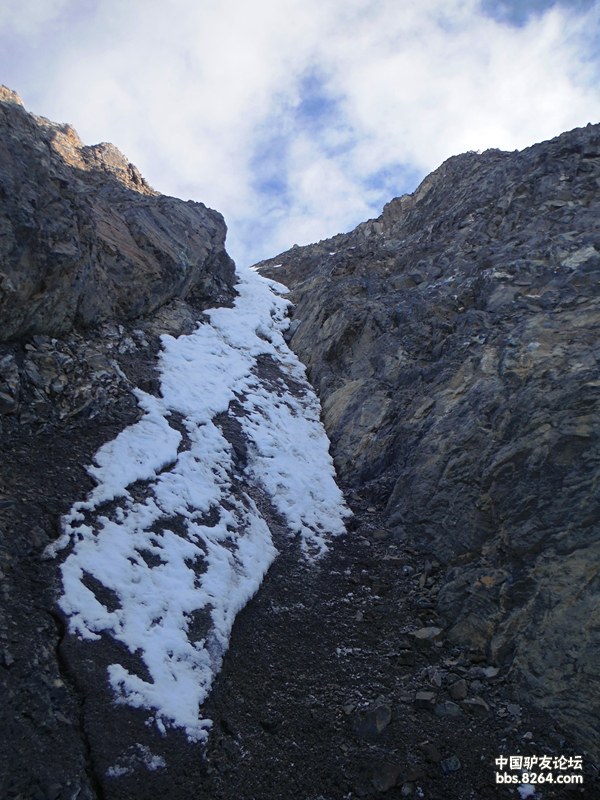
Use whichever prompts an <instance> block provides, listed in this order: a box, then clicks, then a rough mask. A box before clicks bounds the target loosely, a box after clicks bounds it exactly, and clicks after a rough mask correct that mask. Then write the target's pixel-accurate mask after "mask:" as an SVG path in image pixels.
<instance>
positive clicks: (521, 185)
mask: <svg viewBox="0 0 600 800" xmlns="http://www.w3.org/2000/svg"><path fill="white" fill-rule="evenodd" d="M599 218H600V125H595V126H591V125H588V126H587V127H586V128H583V129H577V130H574V131H571V132H569V133H565V134H563V135H562V136H559V137H558V138H556V139H554V140H552V141H549V142H545V143H542V144H539V145H535V146H534V147H530V148H528V149H527V150H524V151H522V152H514V153H506V152H501V151H497V150H489V151H486V152H485V153H482V154H476V153H467V154H464V155H461V156H458V157H455V158H451V159H449V160H448V161H446V162H445V163H444V164H443V165H442V166H441V167H440V168H439V169H438V170H436V171H435V172H434V173H432V174H431V175H430V176H429V177H428V178H426V179H425V181H423V183H422V184H421V185H420V186H419V188H418V189H417V190H416V191H415V192H414V194H412V195H404V196H403V197H399V198H396V199H395V200H392V202H390V203H389V204H388V205H387V206H386V207H385V209H384V211H383V213H382V215H381V216H380V217H379V218H378V219H376V220H370V221H368V222H366V223H363V224H361V225H359V226H358V227H357V228H356V229H355V230H354V231H352V232H351V233H348V234H343V235H338V236H335V237H333V238H332V239H329V240H326V241H322V242H319V243H318V244H314V245H310V246H307V247H301V248H298V247H294V248H292V249H291V250H289V251H287V252H285V253H283V254H281V255H279V256H277V257H276V258H274V259H271V260H269V261H266V262H263V263H262V264H261V265H259V266H260V271H261V272H262V273H263V274H265V275H267V276H269V277H272V278H274V279H276V280H278V281H281V282H282V283H284V284H286V285H288V286H289V287H290V288H291V295H290V297H291V299H292V300H293V302H294V303H295V311H294V315H293V321H292V327H291V329H290V333H291V337H290V343H291V346H292V347H293V349H295V351H296V352H297V353H298V354H299V355H300V357H301V358H302V360H303V361H304V362H305V364H306V365H307V367H308V374H309V378H310V380H311V381H312V383H313V385H314V386H315V387H316V388H317V390H318V392H319V393H320V397H321V402H322V404H323V411H324V422H325V426H326V428H327V430H328V433H329V435H330V438H331V440H332V443H333V453H334V456H335V460H336V464H337V467H338V470H339V472H340V475H341V477H342V479H343V480H344V481H346V482H347V483H348V484H350V486H352V487H354V488H355V489H356V490H358V491H363V493H364V494H365V495H366V496H367V497H368V499H369V501H370V502H371V503H372V504H373V505H374V507H377V508H381V509H384V511H385V518H386V522H387V525H388V527H389V528H390V529H391V530H392V531H393V533H394V535H395V537H396V539H397V540H399V541H405V542H407V543H410V545H411V546H412V547H415V548H417V549H419V550H421V551H422V552H424V553H429V554H432V555H433V556H434V557H435V558H437V559H439V560H440V561H442V562H443V563H444V564H445V565H446V574H445V578H444V581H443V585H442V587H441V589H440V592H439V594H438V599H437V606H438V611H440V612H441V613H442V614H443V616H444V617H445V619H446V620H447V624H448V628H449V630H448V634H449V635H450V637H451V638H454V639H455V640H456V641H458V642H461V643H463V644H464V643H467V644H470V645H471V646H472V647H473V648H476V649H478V650H481V651H484V652H486V654H487V656H488V657H489V658H491V659H492V661H493V662H494V663H496V664H499V665H502V666H503V667H510V670H511V675H512V679H513V681H514V682H515V684H516V686H518V687H519V688H520V691H521V693H522V696H523V697H524V698H526V699H528V700H530V701H533V702H534V703H535V704H537V705H538V706H540V707H542V708H544V709H546V710H547V711H549V712H550V713H551V714H552V715H553V716H554V717H555V718H556V719H558V720H559V722H560V724H561V725H563V727H564V728H565V729H567V730H568V731H569V732H570V733H571V734H572V735H573V736H574V737H575V739H576V741H578V742H580V743H581V745H582V746H585V747H587V748H588V749H591V750H592V751H594V752H596V754H597V755H598V754H599V751H598V747H597V744H598V741H600V728H599V727H598V726H599V723H598V720H599V715H598V691H597V686H598V679H599V677H600V674H599V665H600V634H599V631H600V612H599V608H600V582H599V565H600V541H599V537H598V533H599V531H600V491H599V481H600V443H599V439H600V373H599V368H598V364H599V360H600V347H599V341H600V337H599V334H600V291H599V286H600V227H599V226H598V219H599Z"/></svg>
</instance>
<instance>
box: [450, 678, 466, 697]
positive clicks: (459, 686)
mask: <svg viewBox="0 0 600 800" xmlns="http://www.w3.org/2000/svg"><path fill="white" fill-rule="evenodd" d="M468 691H469V690H468V686H467V682H466V680H465V679H464V678H460V679H459V680H457V681H455V682H454V683H453V684H451V685H450V686H449V687H448V694H449V695H450V697H451V698H452V699H453V700H464V699H465V697H466V696H467V694H468Z"/></svg>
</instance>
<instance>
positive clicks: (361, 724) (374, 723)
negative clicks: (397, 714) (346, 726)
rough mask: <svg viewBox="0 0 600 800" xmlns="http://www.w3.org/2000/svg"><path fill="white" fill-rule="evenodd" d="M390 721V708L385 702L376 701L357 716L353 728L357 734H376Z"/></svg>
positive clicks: (365, 735) (366, 735)
mask: <svg viewBox="0 0 600 800" xmlns="http://www.w3.org/2000/svg"><path fill="white" fill-rule="evenodd" d="M391 721H392V709H391V707H390V706H389V705H388V704H387V703H376V704H375V705H373V706H372V707H371V708H369V709H368V710H367V711H366V712H365V713H364V714H362V715H360V716H359V717H357V720H356V723H355V730H356V732H357V734H358V735H359V736H364V737H373V736H378V735H379V734H380V733H382V731H384V730H385V729H386V728H387V726H388V725H389V724H390V722H391Z"/></svg>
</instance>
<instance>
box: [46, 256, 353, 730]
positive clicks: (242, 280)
mask: <svg viewBox="0 0 600 800" xmlns="http://www.w3.org/2000/svg"><path fill="white" fill-rule="evenodd" d="M238 277H239V284H238V286H237V290H238V297H237V300H236V303H235V307H234V308H219V309H214V310H212V311H210V312H207V316H208V317H209V319H210V323H202V324H200V325H199V326H198V328H197V330H196V331H195V332H194V333H193V334H191V335H189V336H180V337H179V338H177V339H175V338H173V337H171V336H164V337H163V352H162V354H161V358H160V375H161V394H162V397H161V398H157V397H154V396H152V395H149V394H146V393H145V392H142V391H139V390H138V391H137V399H138V402H139V405H140V407H141V408H142V410H143V411H144V416H143V417H142V418H141V419H140V421H139V422H137V423H136V424H135V425H132V426H131V427H129V428H127V429H125V430H124V431H122V432H121V433H120V434H119V435H118V436H117V437H116V439H115V440H114V441H112V442H109V443H108V444H106V445H104V446H103V447H102V448H100V450H99V451H98V453H97V454H96V456H95V462H96V464H95V466H92V467H90V468H89V472H90V474H91V475H92V476H93V477H94V479H95V480H96V482H97V486H96V488H95V489H94V490H93V491H92V492H91V493H90V495H89V496H88V497H87V499H86V500H84V501H81V502H78V503H76V504H75V505H74V506H73V508H72V509H71V511H70V513H69V514H68V515H67V516H66V517H65V519H64V534H63V536H62V537H61V539H60V540H59V541H58V542H57V543H56V545H55V546H54V548H53V553H56V552H57V551H58V550H60V549H62V548H64V547H66V546H67V545H69V544H70V545H71V547H70V551H69V554H68V556H67V557H66V559H65V561H64V563H63V564H62V566H61V571H62V579H63V590H64V593H63V595H62V597H61V599H60V601H59V603H60V606H61V608H62V610H63V612H64V613H65V614H66V615H67V616H68V618H69V627H70V630H71V632H72V633H75V634H77V635H79V636H80V637H81V638H83V639H90V640H94V639H96V640H97V639H100V638H101V636H102V635H108V636H110V637H113V638H114V639H116V640H117V641H119V642H121V643H122V644H123V645H125V646H126V648H127V649H128V650H129V652H130V653H131V654H132V656H133V657H134V658H135V659H137V660H138V663H139V661H140V660H141V662H142V665H143V669H141V670H137V671H138V672H141V673H142V674H135V671H131V669H128V667H127V666H126V665H123V664H118V663H116V664H112V665H111V666H110V667H109V680H110V683H111V685H112V687H113V689H114V691H115V694H116V697H117V699H118V701H120V702H123V703H127V704H129V705H131V706H135V707H140V708H144V709H148V710H149V711H150V712H151V714H152V716H151V719H152V720H153V721H154V722H155V724H156V725H157V726H158V728H159V730H161V731H163V732H164V731H165V729H166V728H167V727H169V726H176V727H180V728H183V729H184V730H185V731H186V733H187V735H188V737H189V738H190V739H191V740H196V741H202V740H205V739H206V737H207V735H208V730H209V728H210V725H211V722H210V720H207V719H203V718H202V717H201V715H200V712H199V709H200V706H201V705H202V703H203V702H204V700H205V699H206V696H207V694H208V692H209V690H210V686H211V683H212V681H213V679H214V676H215V674H216V673H217V672H218V670H219V668H220V665H221V661H222V657H223V653H224V651H225V649H226V648H227V644H228V640H229V636H230V633H231V628H232V626H233V622H234V619H235V616H236V614H237V613H238V611H240V609H241V608H243V606H244V605H245V604H246V603H247V602H248V600H249V599H250V598H251V597H252V596H253V595H254V593H255V592H256V591H257V589H258V587H259V586H260V583H261V581H262V579H263V577H264V574H265V572H266V571H267V569H268V568H269V566H270V564H271V563H272V561H273V559H274V558H275V556H276V553H277V551H276V549H275V546H274V544H273V541H272V537H271V532H270V530H269V527H268V525H267V523H266V521H265V519H264V518H263V517H262V515H261V513H260V512H259V510H258V508H257V506H256V505H255V503H254V502H253V500H252V499H251V498H250V497H249V496H248V495H247V494H246V493H245V492H241V491H239V489H238V491H237V493H236V492H235V491H234V486H233V483H234V480H235V478H236V470H237V468H236V466H235V457H234V452H233V448H232V446H231V444H230V443H229V441H228V440H227V439H226V438H225V436H224V434H223V432H222V430H221V429H220V428H219V426H218V424H217V421H216V420H215V417H216V415H218V414H221V413H223V412H226V411H227V410H228V408H229V406H230V404H231V403H232V402H234V401H235V402H237V403H238V404H239V407H241V413H240V415H239V416H238V422H239V424H240V425H241V427H242V430H243V432H244V435H245V439H246V442H247V450H248V453H247V460H248V463H247V465H246V467H245V468H244V479H245V481H246V483H248V482H250V483H254V484H255V485H257V486H259V487H260V488H261V489H262V490H263V491H264V492H266V493H267V495H268V496H269V497H270V499H271V502H272V503H273V505H274V506H275V507H276V509H277V510H278V511H279V513H280V514H281V515H282V516H283V517H284V518H285V520H286V521H287V524H288V526H289V529H290V531H291V533H292V534H293V535H296V536H298V537H299V540H300V543H301V547H302V550H303V552H304V555H305V557H306V558H307V559H308V560H309V561H310V560H314V559H316V558H319V557H320V556H321V555H322V554H323V553H324V552H325V551H326V549H327V542H328V539H329V538H330V537H331V536H335V535H338V534H341V533H342V532H343V531H344V522H343V520H344V518H345V517H347V516H348V515H349V511H348V510H347V508H346V507H345V505H344V502H343V498H342V495H341V492H340V490H339V489H338V487H337V485H336V483H335V477H334V470H333V464H332V461H331V457H330V455H329V451H328V446H329V442H328V440H327V438H326V435H325V433H324V431H323V428H322V426H321V423H320V419H319V411H320V409H319V404H318V401H317V399H316V397H315V395H314V392H313V391H312V389H311V387H310V386H309V384H308V383H307V381H306V376H305V372H304V368H303V367H302V365H301V364H300V363H299V362H298V360H297V358H296V357H295V356H294V355H293V354H292V353H291V351H289V349H288V348H287V346H286V344H285V342H284V339H283V335H282V333H283V331H284V330H285V328H286V327H287V320H286V312H287V308H288V306H289V303H288V301H287V300H284V299H283V298H282V297H281V296H280V293H281V292H282V291H285V287H282V286H281V285H280V284H277V283H274V282H272V281H267V280H265V279H263V278H261V277H260V276H259V275H257V274H256V273H255V272H253V271H251V270H247V271H245V272H244V273H243V274H241V275H239V276H238ZM261 356H262V357H271V358H272V359H274V360H275V361H276V362H277V364H278V365H279V369H281V370H283V371H284V373H286V374H287V375H289V377H290V379H291V380H292V381H293V382H294V384H295V385H297V386H298V387H299V390H298V391H297V392H295V393H293V394H292V393H291V392H290V391H289V389H287V388H286V384H285V382H284V381H283V380H282V379H281V377H279V378H277V377H274V378H273V380H272V381H270V383H271V384H272V385H271V386H270V387H269V388H267V387H266V386H265V385H264V383H262V382H261V380H260V379H259V378H258V377H257V374H256V368H257V359H258V358H259V357H261ZM274 374H275V376H277V374H278V373H277V372H275V373H274ZM279 374H280V373H279ZM174 413H177V414H178V415H182V418H183V420H184V424H185V430H186V437H185V441H184V437H182V434H181V433H180V432H179V431H178V430H176V429H175V428H174V427H172V426H171V425H170V424H169V418H170V416H171V415H172V414H174ZM137 481H142V482H145V487H146V488H145V491H144V492H143V499H139V498H140V495H139V493H137V494H136V492H135V491H134V489H133V487H132V484H134V483H135V482H137ZM98 583H100V584H102V586H103V587H104V588H105V589H106V590H109V591H108V592H107V593H106V594H105V593H104V592H103V591H98ZM94 589H96V591H94ZM107 595H108V596H109V597H110V598H112V600H111V601H110V602H109V601H108V600H107V599H106V597H107ZM199 617H200V619H201V620H202V619H203V620H205V624H204V628H203V632H202V633H201V634H198V632H197V626H195V620H197V619H198V618H199ZM206 620H208V622H207V623H206ZM195 627H196V631H194V628H195ZM125 661H126V664H127V663H129V667H130V668H131V663H132V661H131V660H130V661H129V662H127V659H125Z"/></svg>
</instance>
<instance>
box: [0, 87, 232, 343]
mask: <svg viewBox="0 0 600 800" xmlns="http://www.w3.org/2000/svg"><path fill="white" fill-rule="evenodd" d="M225 234H226V227H225V223H224V222H223V218H222V216H221V215H220V214H218V213H217V212H216V211H212V210H211V209H209V208H206V206H204V205H203V204H202V203H194V202H191V201H188V202H184V201H182V200H177V199H175V198H172V197H164V196H162V195H159V194H158V193H157V192H155V191H154V190H153V189H151V188H150V187H149V186H148V184H147V183H146V182H145V181H144V179H143V178H142V176H141V175H140V173H139V172H138V170H137V169H136V168H135V167H134V166H133V164H130V163H129V162H128V161H127V159H126V158H125V157H124V156H123V155H122V154H121V153H120V152H119V151H118V150H117V149H116V148H115V147H113V146H112V145H110V144H99V145H94V146H92V147H87V146H84V145H83V144H82V143H81V141H80V140H79V137H78V136H77V134H76V133H75V131H74V130H73V128H71V127H70V126H69V125H57V124H55V123H52V122H50V121H48V120H46V119H44V118H42V117H36V116H34V115H33V114H28V113H27V111H25V109H24V108H23V106H22V104H21V101H20V99H19V98H18V96H17V95H16V94H15V93H14V92H12V91H10V90H9V89H6V87H0V341H8V340H11V339H16V338H20V337H23V336H27V335H32V334H51V335H55V336H56V335H60V334H63V333H66V332H67V331H69V330H70V329H71V328H72V327H73V326H84V327H87V326H91V325H96V324H98V323H99V322H101V321H105V320H107V319H117V320H128V319H134V318H136V317H139V316H142V315H145V314H148V313H149V312H152V311H154V310H156V309H157V308H159V307H160V306H162V305H164V304H165V303H167V302H168V301H170V300H172V299H174V298H176V297H180V298H186V297H191V296H196V297H197V298H198V299H199V300H200V301H201V302H205V303H210V304H214V303H215V302H218V301H219V300H221V299H223V296H225V295H226V294H228V293H230V287H231V284H232V281H233V270H234V267H233V262H232V261H231V259H230V258H229V256H228V255H227V253H226V252H225V248H224V241H225Z"/></svg>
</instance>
